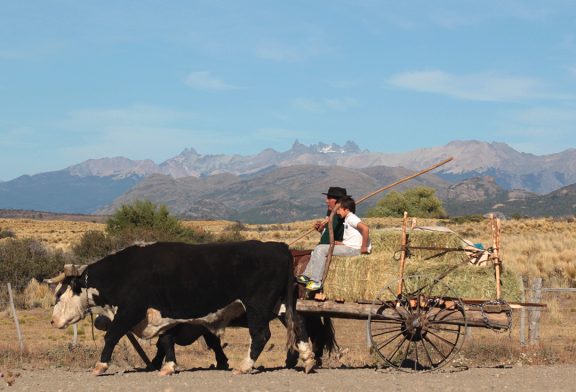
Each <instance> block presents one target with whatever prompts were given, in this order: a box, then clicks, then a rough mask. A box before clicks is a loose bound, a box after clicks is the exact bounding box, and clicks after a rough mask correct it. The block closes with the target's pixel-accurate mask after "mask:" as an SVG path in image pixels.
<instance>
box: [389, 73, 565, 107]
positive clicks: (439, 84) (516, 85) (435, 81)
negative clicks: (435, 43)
mask: <svg viewBox="0 0 576 392" xmlns="http://www.w3.org/2000/svg"><path fill="white" fill-rule="evenodd" d="M388 82H389V83H390V84H392V85H393V86H396V87H400V88H404V89H408V90H414V91H421V92H427V93H435V94H441V95H448V96H451V97H454V98H459V99H465V100H473V101H494V102H504V101H526V100H533V99H553V100H559V99H560V100H561V99H574V98H575V97H574V96H571V95H568V94H562V93H555V92H550V91H548V88H547V87H546V86H545V85H544V84H543V83H541V82H540V81H538V80H536V79H532V78H524V77H514V76H501V75H497V74H492V73H484V74H469V75H453V74H449V73H446V72H442V71H437V70H434V71H414V72H404V73H400V74H397V75H394V76H392V77H391V78H390V79H389V80H388Z"/></svg>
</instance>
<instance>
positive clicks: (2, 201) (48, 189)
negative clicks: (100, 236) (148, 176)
mask: <svg viewBox="0 0 576 392" xmlns="http://www.w3.org/2000/svg"><path fill="white" fill-rule="evenodd" d="M140 179H141V178H140V177H137V176H129V177H125V178H121V179H114V178H112V177H96V176H89V177H78V176H73V175H71V174H70V173H68V172H67V171H65V170H61V171H55V172H47V173H42V174H36V175H33V176H21V177H18V178H16V179H15V180H12V181H7V182H3V183H0V208H1V209H22V210H37V211H50V212H60V213H68V214H73V213H78V214H92V213H94V212H96V211H97V210H98V209H100V208H103V207H104V206H106V205H107V204H108V203H110V202H111V201H112V200H114V199H115V198H117V197H118V196H120V195H121V194H123V193H124V192H126V191H127V190H129V189H130V188H131V187H133V186H134V185H135V184H136V183H138V181H140Z"/></svg>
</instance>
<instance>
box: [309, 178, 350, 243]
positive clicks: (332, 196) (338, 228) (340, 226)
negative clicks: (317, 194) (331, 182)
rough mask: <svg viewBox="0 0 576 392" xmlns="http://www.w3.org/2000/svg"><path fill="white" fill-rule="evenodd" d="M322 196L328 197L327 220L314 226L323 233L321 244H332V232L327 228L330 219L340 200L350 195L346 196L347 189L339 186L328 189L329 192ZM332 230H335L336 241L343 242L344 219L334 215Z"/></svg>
mask: <svg viewBox="0 0 576 392" xmlns="http://www.w3.org/2000/svg"><path fill="white" fill-rule="evenodd" d="M322 194H323V195H326V207H327V208H328V209H327V211H326V217H327V218H326V219H324V220H323V221H317V222H316V223H315V224H314V228H315V229H316V230H318V231H319V232H320V233H322V236H321V237H320V242H319V244H330V232H329V230H328V227H327V226H326V224H327V223H328V217H329V216H330V213H331V212H332V209H333V208H334V206H335V205H336V203H338V200H339V199H340V198H342V197H344V196H349V195H347V194H346V188H340V187H337V186H331V187H330V188H328V192H326V193H322ZM332 228H333V230H334V241H342V236H343V235H344V219H342V218H341V217H340V216H338V214H334V219H333V221H332Z"/></svg>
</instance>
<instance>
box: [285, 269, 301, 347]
mask: <svg viewBox="0 0 576 392" xmlns="http://www.w3.org/2000/svg"><path fill="white" fill-rule="evenodd" d="M289 266H290V268H289V273H288V284H287V285H286V297H285V301H286V319H285V320H286V332H287V334H288V338H287V342H286V347H287V349H288V350H297V343H298V342H297V340H298V337H301V336H302V322H301V321H300V318H299V316H298V314H297V313H296V300H297V299H298V298H297V295H296V294H295V289H296V288H295V286H294V274H293V272H292V262H290V263H289Z"/></svg>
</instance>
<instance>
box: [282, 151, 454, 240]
mask: <svg viewBox="0 0 576 392" xmlns="http://www.w3.org/2000/svg"><path fill="white" fill-rule="evenodd" d="M453 159H454V158H453V157H450V158H448V159H445V160H443V161H442V162H438V163H437V164H435V165H432V166H430V167H428V168H426V169H424V170H421V171H419V172H418V173H414V174H412V175H409V176H407V177H404V178H401V179H400V180H398V181H396V182H393V183H392V184H388V185H386V186H384V187H382V188H380V189H377V190H375V191H374V192H370V193H368V194H366V195H364V196H362V197H360V198H359V199H358V200H356V205H358V204H360V203H362V202H363V201H364V200H366V199H368V198H370V197H372V196H375V195H377V194H378V193H380V192H384V191H385V190H388V189H390V188H393V187H395V186H397V185H400V184H402V183H404V182H406V181H410V180H411V179H413V178H416V177H418V176H421V175H422V174H426V173H428V172H430V171H432V170H434V169H436V168H438V167H440V166H442V165H445V164H447V163H448V162H450V161H452V160H453ZM314 230H316V229H315V228H312V229H310V230H308V231H307V232H306V233H304V234H302V235H301V236H300V237H298V238H296V239H295V240H294V241H292V242H291V243H289V244H288V246H292V245H294V244H295V243H296V242H298V241H300V240H301V239H302V238H304V237H306V236H307V235H308V234H310V233H312V232H313V231H314Z"/></svg>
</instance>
